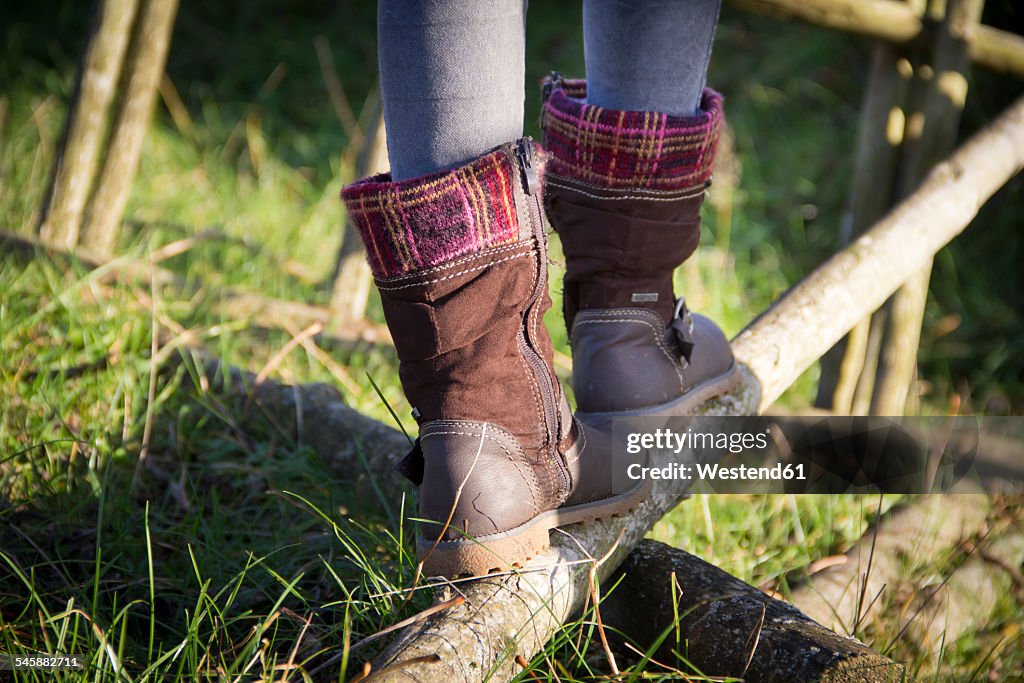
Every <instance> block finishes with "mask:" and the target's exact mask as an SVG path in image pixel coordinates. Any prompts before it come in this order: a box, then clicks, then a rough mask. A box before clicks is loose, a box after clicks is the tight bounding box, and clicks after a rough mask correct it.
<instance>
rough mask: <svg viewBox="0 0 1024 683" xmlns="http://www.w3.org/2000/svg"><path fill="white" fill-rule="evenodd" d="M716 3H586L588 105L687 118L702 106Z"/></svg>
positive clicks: (635, 0)
mask: <svg viewBox="0 0 1024 683" xmlns="http://www.w3.org/2000/svg"><path fill="white" fill-rule="evenodd" d="M720 7H721V0H585V1H584V3H583V36H584V52H585V55H586V62H587V101H588V102H591V103H593V104H596V105H598V106H600V107H604V108H606V109H623V110H626V111H658V112H665V113H667V114H671V115H673V116H690V115H692V114H694V113H695V111H696V110H697V109H699V108H700V99H701V93H702V92H703V90H704V84H705V82H706V80H707V71H708V61H709V60H710V59H711V43H712V42H713V41H714V37H715V27H716V25H717V24H718V13H719V9H720Z"/></svg>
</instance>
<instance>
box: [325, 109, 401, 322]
mask: <svg viewBox="0 0 1024 683" xmlns="http://www.w3.org/2000/svg"><path fill="white" fill-rule="evenodd" d="M372 120H373V124H372V125H371V126H370V131H369V135H367V136H366V137H365V138H364V141H363V149H362V151H361V153H360V155H359V158H358V161H357V163H356V176H357V177H360V178H361V177H363V176H367V175H372V174H374V173H383V172H384V171H386V170H387V169H388V148H387V135H386V133H385V130H384V113H383V109H382V108H381V106H380V103H379V102H378V103H377V105H376V107H375V111H374V115H373V119H372ZM372 283H373V277H372V276H371V274H370V266H369V265H368V264H367V262H366V252H365V251H364V249H363V241H362V239H361V238H360V236H359V234H358V232H357V231H356V229H355V226H354V225H353V224H352V222H351V221H346V228H345V235H344V237H343V239H342V243H341V250H340V251H339V253H338V262H337V266H336V267H335V276H334V281H333V284H332V287H331V301H330V309H331V324H330V327H331V329H332V330H335V331H336V330H338V329H341V328H344V327H347V326H349V325H353V324H356V323H359V321H361V320H362V319H363V318H364V317H365V316H366V304H367V300H368V298H369V296H370V286H371V284H372Z"/></svg>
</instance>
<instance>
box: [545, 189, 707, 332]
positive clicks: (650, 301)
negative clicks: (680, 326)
mask: <svg viewBox="0 0 1024 683" xmlns="http://www.w3.org/2000/svg"><path fill="white" fill-rule="evenodd" d="M582 185H583V184H581V183H579V182H578V181H573V180H570V179H565V178H559V177H552V176H550V175H549V176H548V177H547V187H548V192H547V195H546V206H547V211H548V215H549V216H550V219H551V223H552V224H553V225H554V226H555V230H556V231H557V232H558V235H559V237H560V238H561V241H562V251H563V252H564V254H565V261H566V274H565V281H564V299H563V301H564V313H565V320H566V325H568V326H570V327H571V326H572V321H573V319H574V318H575V316H576V313H577V311H579V310H585V309H591V308H619V307H635V308H648V309H651V310H653V311H655V312H657V313H658V315H660V316H661V318H662V320H663V325H667V324H668V322H669V321H670V320H671V317H672V310H673V306H674V303H675V299H674V297H673V292H672V273H673V271H674V270H675V268H676V267H677V266H678V265H679V264H680V263H682V262H683V261H685V260H686V259H687V258H689V256H690V255H691V254H692V253H693V252H694V250H695V249H696V248H697V244H698V242H699V241H700V225H701V221H700V206H701V203H702V201H703V197H704V188H703V186H702V187H700V188H697V189H696V190H695V189H690V190H686V191H677V192H650V191H649V192H645V193H642V194H638V193H637V192H636V191H623V190H610V189H604V188H599V187H593V186H582ZM581 186H582V187H581ZM583 187H585V188H586V189H583ZM651 195H660V196H657V197H653V198H652V197H651Z"/></svg>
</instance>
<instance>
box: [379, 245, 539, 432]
mask: <svg viewBox="0 0 1024 683" xmlns="http://www.w3.org/2000/svg"><path fill="white" fill-rule="evenodd" d="M515 247H516V248H514V249H509V248H507V247H499V248H497V249H493V250H486V251H484V252H481V253H479V254H477V255H475V256H473V257H471V258H467V259H463V260H461V262H460V263H458V264H452V265H450V266H447V267H445V268H443V269H431V270H429V271H423V272H421V273H418V274H417V276H416V277H414V278H410V277H406V278H403V279H402V280H401V281H398V282H392V281H390V280H385V281H379V282H378V283H377V286H378V288H379V289H380V293H381V303H382V305H383V309H384V317H385V318H386V320H387V322H388V327H389V328H390V330H391V332H392V337H393V338H394V340H395V349H396V351H397V353H398V357H399V360H400V361H401V363H400V365H399V375H400V378H401V380H402V387H403V389H404V390H405V394H406V397H407V398H408V400H409V403H410V404H411V405H412V406H414V407H415V408H416V409H417V410H418V411H419V412H420V415H421V420H422V421H423V422H430V421H433V420H439V419H446V418H452V419H455V418H457V419H465V420H477V421H481V422H495V423H497V424H499V425H501V426H502V427H503V428H505V429H506V430H507V431H509V432H510V433H511V434H513V435H514V436H515V438H517V439H518V440H519V441H520V443H521V444H522V446H523V448H525V449H527V450H531V451H532V450H536V449H541V448H543V447H544V445H545V442H546V440H547V432H546V429H545V426H544V407H543V405H541V398H540V396H539V395H538V391H537V390H536V388H535V387H534V386H533V385H534V383H535V381H534V380H533V378H532V373H531V372H530V370H529V368H528V367H526V363H525V361H524V359H523V358H522V356H521V350H520V347H519V342H518V336H519V333H520V330H521V328H522V326H523V315H524V310H525V309H526V306H527V304H528V302H529V300H530V297H531V294H532V291H533V288H534V280H535V268H536V267H535V265H534V263H533V261H535V260H536V251H535V250H534V249H533V247H532V244H531V243H530V242H520V243H517V244H516V245H515ZM495 387H502V388H503V390H504V391H503V392H496V391H495ZM504 392H508V393H504ZM510 395H511V396H515V397H516V398H517V401H516V402H515V403H511V402H510V401H509V400H508V396H510Z"/></svg>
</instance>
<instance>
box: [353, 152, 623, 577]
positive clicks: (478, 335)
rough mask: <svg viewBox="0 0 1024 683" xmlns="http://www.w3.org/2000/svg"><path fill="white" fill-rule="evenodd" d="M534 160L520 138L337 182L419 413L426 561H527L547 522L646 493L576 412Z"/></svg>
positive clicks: (608, 509) (455, 565) (455, 572)
mask: <svg viewBox="0 0 1024 683" xmlns="http://www.w3.org/2000/svg"><path fill="white" fill-rule="evenodd" d="M540 161H541V160H540V158H539V157H538V155H537V150H536V148H535V146H534V145H533V143H532V142H531V141H529V140H521V141H519V142H518V143H515V144H509V145H505V146H503V147H500V148H498V149H497V150H495V151H493V152H491V153H490V154H487V155H485V156H483V157H480V158H479V159H477V160H475V161H473V162H472V163H470V164H468V165H467V166H465V167H462V168H459V169H455V170H453V171H449V172H445V173H440V174H437V175H435V176H429V177H426V178H421V179H415V180H410V181H405V182H400V183H392V182H389V179H388V178H387V176H378V177H375V178H369V179H366V180H363V181H360V182H358V183H355V184H354V185H352V186H349V187H348V188H346V189H345V190H344V191H343V193H342V196H343V198H344V199H345V202H346V205H347V207H348V212H349V216H350V217H351V219H352V220H353V221H354V222H355V223H356V224H357V225H358V226H359V228H360V232H361V234H362V236H363V239H364V241H365V243H366V248H367V254H368V257H369V259H370V264H371V267H372V269H373V271H374V274H375V280H376V283H377V287H378V289H379V290H380V294H381V301H382V304H383V308H384V315H385V317H386V319H387V323H388V327H389V328H390V330H391V334H392V337H393V338H394V342H395V348H396V350H397V352H398V358H399V361H400V365H399V375H400V378H401V381H402V387H403V389H404V390H405V394H406V397H407V398H408V399H409V402H410V403H411V404H412V406H413V407H414V408H413V415H414V417H415V418H416V420H417V422H418V423H419V425H420V433H419V439H417V442H416V447H415V448H414V449H413V451H412V452H411V453H410V454H409V455H408V456H407V457H406V458H405V459H404V460H403V461H402V462H401V463H400V464H399V467H398V468H397V469H399V471H401V472H402V473H403V474H405V475H406V476H407V477H409V478H410V479H412V480H413V481H414V482H415V483H417V484H419V485H420V496H419V516H420V517H421V518H422V519H423V520H426V521H425V522H424V523H423V524H421V526H420V537H419V538H418V539H417V550H418V553H419V557H420V558H421V559H422V560H423V566H424V571H425V573H426V574H428V575H438V574H440V575H444V576H449V577H453V576H459V575H466V574H468V575H478V574H484V573H487V572H489V571H495V570H504V569H508V568H511V567H514V566H518V565H522V564H523V563H525V562H526V560H528V559H530V558H531V557H533V556H534V555H536V554H537V553H538V552H539V551H540V550H541V549H543V548H544V547H546V546H547V545H548V532H549V530H550V529H552V528H553V527H555V526H561V525H565V524H572V523H575V522H580V521H587V520H592V519H595V518H597V517H602V516H606V515H613V514H621V513H625V512H626V511H628V510H630V509H632V508H633V507H635V506H636V505H637V504H638V503H639V502H640V500H641V499H642V497H643V489H642V488H641V487H637V488H633V489H631V490H629V491H625V492H616V491H613V490H612V483H611V481H612V473H611V463H610V459H609V458H610V449H609V445H610V444H609V443H608V441H607V439H604V438H600V436H599V435H597V434H594V433H590V432H589V431H584V428H583V427H582V426H581V425H580V424H579V423H578V422H577V421H576V420H574V419H573V417H572V414H571V413H570V411H569V408H568V404H567V403H566V401H565V398H564V397H563V395H562V392H561V389H560V387H559V384H558V381H557V379H556V378H555V375H554V372H553V368H552V362H551V358H552V348H551V341H550V339H549V337H548V333H547V330H546V329H545V327H544V323H543V316H544V312H545V311H546V310H547V309H548V308H550V306H551V300H550V298H549V297H548V293H547V240H546V234H545V222H544V212H543V209H542V200H541V195H540V186H541V183H540V178H541V164H540ZM560 506H562V507H560Z"/></svg>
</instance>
